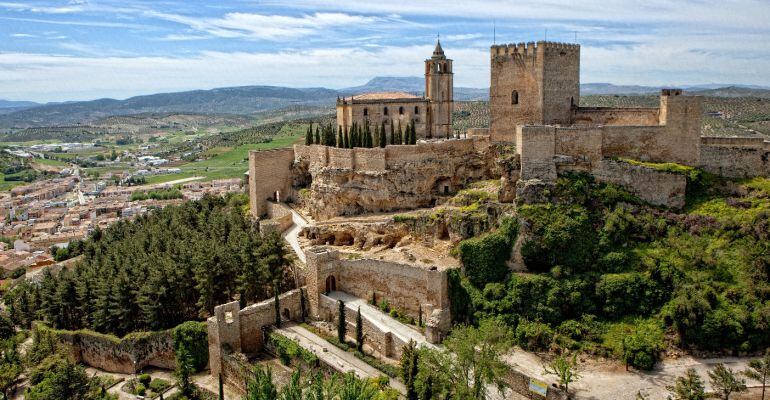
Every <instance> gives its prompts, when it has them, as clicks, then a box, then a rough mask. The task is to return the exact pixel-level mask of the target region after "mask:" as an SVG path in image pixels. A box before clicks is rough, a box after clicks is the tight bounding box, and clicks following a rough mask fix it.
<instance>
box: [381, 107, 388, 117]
mask: <svg viewBox="0 0 770 400" xmlns="http://www.w3.org/2000/svg"><path fill="white" fill-rule="evenodd" d="M382 115H388V107H385V108H384V109H383V110H382Z"/></svg>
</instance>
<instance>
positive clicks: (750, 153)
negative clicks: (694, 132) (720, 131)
mask: <svg viewBox="0 0 770 400" xmlns="http://www.w3.org/2000/svg"><path fill="white" fill-rule="evenodd" d="M700 167H701V168H703V169H704V170H706V171H708V172H711V173H713V174H717V175H721V176H725V177H728V178H750V177H755V176H763V175H764V176H767V175H770V141H766V140H764V139H763V138H740V137H702V138H701V149H700Z"/></svg>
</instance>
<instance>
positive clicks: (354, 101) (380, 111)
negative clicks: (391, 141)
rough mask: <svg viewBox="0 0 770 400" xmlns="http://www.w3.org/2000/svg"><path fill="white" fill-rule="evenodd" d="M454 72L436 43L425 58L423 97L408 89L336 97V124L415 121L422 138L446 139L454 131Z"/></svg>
mask: <svg viewBox="0 0 770 400" xmlns="http://www.w3.org/2000/svg"><path fill="white" fill-rule="evenodd" d="M453 76H454V73H453V72H452V60H451V59H448V58H447V57H446V55H445V54H444V50H443V49H442V48H441V42H436V48H435V50H434V51H433V55H432V56H431V58H429V59H427V60H425V94H424V95H423V96H422V97H419V96H415V95H413V94H410V93H405V92H379V93H365V94H360V95H355V96H352V97H343V98H340V99H338V100H337V125H339V126H341V127H343V129H350V127H351V126H352V125H353V124H354V123H355V124H357V125H359V126H364V125H365V124H366V123H368V124H369V125H370V126H371V127H372V129H374V126H380V125H381V124H383V123H384V124H385V127H386V129H388V130H389V129H390V126H391V124H393V125H394V129H398V126H399V125H400V126H401V127H402V129H405V128H406V126H407V125H409V124H414V126H415V130H416V132H417V137H419V138H443V137H447V136H448V135H450V134H452V111H453V105H454V82H453Z"/></svg>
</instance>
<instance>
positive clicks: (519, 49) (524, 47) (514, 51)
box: [490, 41, 580, 57]
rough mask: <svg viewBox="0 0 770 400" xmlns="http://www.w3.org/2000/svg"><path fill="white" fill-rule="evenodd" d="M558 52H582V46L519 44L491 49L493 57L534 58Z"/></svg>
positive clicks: (543, 43) (494, 46) (574, 44)
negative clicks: (539, 54) (542, 52)
mask: <svg viewBox="0 0 770 400" xmlns="http://www.w3.org/2000/svg"><path fill="white" fill-rule="evenodd" d="M548 50H558V51H560V52H561V51H564V52H577V53H579V52H580V45H579V44H576V43H563V42H546V41H539V42H537V43H535V42H526V43H525V42H519V43H508V44H497V45H492V46H491V47H490V54H491V56H492V57H496V56H512V55H519V56H525V57H526V56H534V55H536V54H537V52H538V51H548Z"/></svg>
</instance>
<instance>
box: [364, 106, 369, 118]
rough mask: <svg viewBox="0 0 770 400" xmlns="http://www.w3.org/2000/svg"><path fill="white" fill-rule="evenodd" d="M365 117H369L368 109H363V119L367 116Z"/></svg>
mask: <svg viewBox="0 0 770 400" xmlns="http://www.w3.org/2000/svg"><path fill="white" fill-rule="evenodd" d="M367 115H369V109H368V108H364V117H365V116H367Z"/></svg>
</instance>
